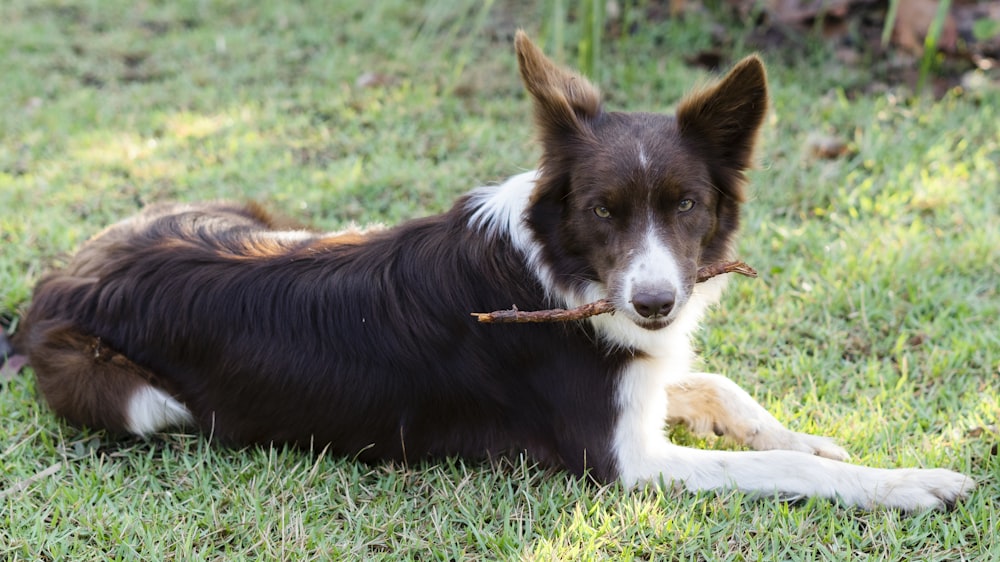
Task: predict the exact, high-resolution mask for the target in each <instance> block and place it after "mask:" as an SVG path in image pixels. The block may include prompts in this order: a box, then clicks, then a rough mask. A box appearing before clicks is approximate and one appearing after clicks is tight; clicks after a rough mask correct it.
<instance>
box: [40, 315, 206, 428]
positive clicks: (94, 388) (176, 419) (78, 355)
mask: <svg viewBox="0 0 1000 562" xmlns="http://www.w3.org/2000/svg"><path fill="white" fill-rule="evenodd" d="M29 330H30V332H31V333H30V334H28V335H27V338H26V339H27V346H26V347H27V352H28V358H29V363H30V365H31V367H32V368H33V369H34V371H35V374H36V376H37V380H38V383H37V384H38V390H39V391H40V392H41V394H42V396H44V397H45V401H46V402H47V403H48V404H49V407H51V408H52V410H53V411H55V412H56V413H57V414H59V415H60V416H62V417H64V418H66V419H67V420H68V421H70V422H71V423H73V424H76V425H80V426H86V427H91V428H95V429H96V428H103V429H108V430H110V431H113V432H128V433H133V434H136V435H146V434H149V433H153V432H155V431H160V430H162V429H166V428H168V427H174V426H182V425H190V424H191V423H193V421H194V420H193V417H192V415H191V413H190V412H189V411H188V409H187V408H186V407H185V406H184V405H183V404H182V403H181V402H179V401H178V400H177V399H176V398H174V397H173V396H171V395H170V394H169V393H168V392H166V391H165V390H164V389H162V388H160V387H159V386H157V385H154V384H152V382H151V381H152V380H154V379H155V377H154V375H153V374H152V373H151V372H149V371H148V370H147V369H145V368H143V367H141V366H139V365H136V364H135V363H133V362H132V361H131V360H129V359H128V358H127V357H125V356H124V355H122V354H120V353H118V352H116V351H114V350H113V349H110V348H108V347H107V346H106V345H105V344H104V343H103V342H102V341H101V340H100V338H97V337H94V336H91V335H89V334H86V333H84V332H82V331H80V330H79V329H78V328H77V327H76V326H75V325H73V324H72V323H70V322H65V321H63V322H55V321H49V322H42V323H39V324H36V325H34V326H30V328H29Z"/></svg>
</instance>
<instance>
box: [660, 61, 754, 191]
mask: <svg viewBox="0 0 1000 562" xmlns="http://www.w3.org/2000/svg"><path fill="white" fill-rule="evenodd" d="M766 113H767V73H766V72H765V70H764V64H763V63H762V62H761V60H760V59H759V58H758V57H756V56H754V55H751V56H748V57H746V58H745V59H743V60H741V61H740V62H739V63H737V64H736V66H734V67H733V69H732V70H730V71H729V74H727V75H726V76H725V77H724V78H723V79H722V80H720V81H719V82H718V83H716V84H715V85H714V86H711V87H709V88H706V89H704V90H701V91H699V92H695V93H693V94H690V95H688V96H687V97H686V98H684V99H683V100H682V101H681V103H680V104H679V105H678V108H677V125H678V127H679V129H680V131H681V134H682V135H684V137H685V138H686V139H687V140H688V141H690V142H692V143H694V144H695V145H700V146H702V147H703V148H704V150H706V151H707V153H706V154H705V155H704V156H706V157H707V158H709V159H710V160H712V161H713V162H714V163H715V164H716V165H719V166H723V167H725V168H728V169H730V170H732V171H734V172H742V171H743V170H745V169H747V168H748V167H750V164H751V158H752V157H753V149H754V144H755V143H756V142H757V131H758V130H759V129H760V126H761V123H763V121H764V115H765V114H766Z"/></svg>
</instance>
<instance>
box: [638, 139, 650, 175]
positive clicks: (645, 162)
mask: <svg viewBox="0 0 1000 562" xmlns="http://www.w3.org/2000/svg"><path fill="white" fill-rule="evenodd" d="M639 165H640V166H642V167H643V169H645V170H648V169H649V157H647V156H646V148H645V147H644V146H642V143H639Z"/></svg>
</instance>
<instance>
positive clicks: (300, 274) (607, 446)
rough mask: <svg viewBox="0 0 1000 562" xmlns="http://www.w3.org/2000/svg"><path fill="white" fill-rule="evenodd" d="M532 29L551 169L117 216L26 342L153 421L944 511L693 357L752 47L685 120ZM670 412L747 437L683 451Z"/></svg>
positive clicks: (355, 451)
mask: <svg viewBox="0 0 1000 562" xmlns="http://www.w3.org/2000/svg"><path fill="white" fill-rule="evenodd" d="M514 44H515V52H516V55H517V61H518V66H519V70H520V75H521V78H522V79H523V83H524V86H525V88H526V90H527V92H528V94H529V95H530V98H531V101H532V103H533V108H534V121H535V125H536V128H537V132H538V137H539V140H540V144H541V147H542V156H541V161H540V164H539V166H538V168H537V170H536V171H533V172H528V173H522V174H520V175H517V176H514V177H512V178H510V179H509V180H507V181H506V182H504V183H502V184H500V185H495V186H489V187H481V188H477V189H474V190H473V191H471V192H470V193H468V194H467V195H465V196H463V197H462V198H460V199H458V200H457V202H456V203H455V205H454V206H453V207H452V208H451V209H450V210H448V211H447V212H445V213H443V214H439V215H437V216H431V217H427V218H421V219H416V220H412V221H410V222H406V223H404V224H402V225H400V226H396V227H394V228H377V229H370V230H356V231H346V232H339V233H332V234H324V233H317V232H312V231H308V230H301V229H295V228H291V227H289V226H287V225H285V224H282V223H281V221H278V220H275V219H273V218H271V217H270V216H269V214H268V213H267V212H265V211H264V210H263V209H262V208H261V207H260V206H258V205H255V204H233V203H219V202H216V203H207V204H160V205H154V206H151V207H149V208H147V209H146V210H144V211H142V212H140V213H139V214H138V215H137V216H134V217H132V218H128V219H126V220H123V221H121V222H119V223H117V224H114V225H112V226H110V227H109V228H108V229H106V230H105V231H104V232H102V233H100V234H98V235H96V236H95V237H93V238H92V239H91V240H89V241H88V242H86V243H85V244H84V245H83V246H82V248H81V249H80V250H79V252H78V253H77V254H76V255H75V257H73V258H72V260H71V261H70V262H69V264H68V265H67V266H66V267H65V268H63V269H61V270H59V271H56V272H54V273H51V274H48V275H47V276H46V277H44V278H43V279H42V280H41V281H40V282H39V283H38V285H37V287H36V288H35V291H34V296H33V301H32V303H31V305H30V307H29V309H28V311H27V312H26V315H25V318H24V319H23V321H22V323H21V327H20V329H19V330H18V332H17V334H16V337H15V339H14V343H15V348H16V349H17V350H18V351H19V352H21V353H25V354H27V356H28V358H29V361H30V364H31V365H32V367H33V369H34V372H35V373H36V376H37V387H38V389H39V391H40V393H41V394H42V395H43V396H44V398H45V400H46V401H47V403H48V404H49V406H50V407H51V409H52V410H54V411H55V412H56V413H57V414H58V415H60V416H62V417H63V418H65V419H66V420H68V421H69V422H71V423H73V424H77V425H80V426H88V427H91V428H103V429H107V430H109V431H111V432H124V433H131V434H136V435H140V436H145V435H149V434H152V433H155V432H159V431H163V430H166V429H168V428H174V427H182V428H183V427H187V428H195V429H197V430H200V431H202V432H205V433H209V434H211V435H212V436H213V438H214V439H215V440H217V441H221V442H223V443H227V444H231V445H236V446H242V445H247V444H264V445H266V444H290V445H294V446H300V447H317V448H320V447H326V448H328V450H330V451H331V452H334V453H336V454H339V455H345V456H352V457H355V458H357V459H360V460H361V461H373V462H374V461H387V460H388V461H400V462H414V461H421V460H425V459H433V458H440V457H446V456H458V457H464V458H470V459H491V458H500V457H509V456H517V455H527V456H528V457H529V458H530V459H533V460H534V461H536V462H537V463H538V464H540V465H542V466H547V467H556V468H558V469H562V470H565V471H568V472H570V473H572V474H574V475H581V476H584V475H586V476H589V477H590V478H592V479H594V480H596V481H598V482H602V483H610V482H614V481H619V482H621V483H623V484H624V485H625V486H637V485H645V484H653V485H658V484H661V485H671V484H672V485H675V486H682V487H684V488H686V489H688V490H692V491H699V490H720V489H738V490H742V491H744V492H747V493H749V494H753V495H765V496H769V495H770V496H773V495H776V496H778V497H782V498H803V497H814V496H815V497H823V498H831V499H835V500H838V501H840V502H843V503H845V504H847V505H851V506H860V507H863V508H872V507H875V506H888V507H891V508H898V509H901V510H918V509H925V508H943V507H947V506H950V505H952V504H953V502H955V501H957V500H958V499H960V498H961V497H963V496H964V495H966V494H967V493H968V492H969V490H971V489H972V488H973V486H974V484H973V482H972V480H971V479H970V478H968V477H966V476H964V475H962V474H958V473H955V472H951V471H949V470H944V469H935V470H921V469H879V468H869V467H863V466H858V465H853V464H849V463H846V462H843V461H844V460H845V459H846V458H847V456H848V455H847V453H846V452H845V451H844V449H842V448H841V447H839V446H837V445H836V444H834V443H833V442H832V441H831V440H829V439H827V438H824V437H819V436H814V435H809V434H804V433H799V432H795V431H792V430H789V429H787V428H785V427H784V426H782V424H781V423H780V422H778V420H777V419H775V418H774V417H773V416H771V415H770V414H769V413H768V412H767V411H765V410H764V408H763V407H762V406H760V405H759V404H758V403H757V402H755V401H754V399H753V398H751V397H750V396H749V395H748V394H747V393H746V392H744V391H743V390H741V389H740V388H739V387H738V386H737V385H736V384H735V383H734V382H732V381H731V380H730V379H728V378H725V377H723V376H721V375H717V374H708V373H698V372H694V371H693V370H692V362H693V351H692V345H691V343H690V336H691V334H692V332H693V331H694V330H695V329H696V328H697V326H698V323H699V320H700V319H701V317H702V316H703V314H704V313H705V311H706V309H707V308H708V307H709V306H711V305H712V304H713V303H715V302H716V301H718V300H719V298H720V296H721V294H722V291H723V289H724V286H725V284H726V279H725V276H722V277H716V278H714V279H711V280H708V281H706V282H703V283H696V272H697V270H698V268H699V267H700V266H703V265H707V264H715V263H720V262H723V261H725V260H727V259H729V258H731V257H732V256H731V254H732V252H733V245H734V240H735V236H736V234H737V230H738V227H739V219H740V208H741V205H742V203H743V202H744V200H745V193H744V190H745V183H746V177H745V172H746V170H747V169H748V168H749V167H750V166H751V165H752V160H753V152H754V148H755V144H756V139H757V134H758V130H759V129H760V128H761V124H762V122H763V120H764V117H765V114H766V112H767V108H768V93H767V78H766V73H765V69H764V66H763V64H762V62H761V61H760V59H759V58H758V57H756V56H749V57H747V58H745V59H743V60H742V61H740V62H739V63H738V64H736V65H735V66H734V67H733V68H732V69H731V70H730V71H729V72H728V73H727V74H726V75H725V76H724V77H722V78H721V79H719V80H717V81H716V82H714V83H712V84H709V85H707V86H705V87H702V88H701V89H698V90H696V91H694V92H693V93H691V94H689V95H688V96H686V97H685V98H684V99H683V100H682V101H681V102H680V103H679V105H678V107H677V110H676V114H675V115H659V114H650V113H619V112H611V111H605V109H604V108H603V106H602V102H601V97H600V94H599V92H598V91H597V89H596V88H595V87H594V86H593V85H592V84H591V83H590V82H588V81H587V80H586V79H585V78H583V77H582V76H580V75H578V74H576V73H574V72H572V71H570V70H567V69H564V68H562V67H560V66H558V65H556V64H555V63H553V62H552V61H550V60H549V59H547V58H546V57H545V55H544V54H543V53H542V51H541V50H540V49H539V48H538V47H536V46H535V45H534V44H533V43H532V42H531V40H530V39H529V38H528V37H527V36H526V35H525V34H524V33H523V32H518V33H517V35H516V37H515V41H514ZM602 298H606V299H610V300H611V301H612V302H613V303H614V305H615V308H616V312H615V313H614V314H605V315H601V316H595V317H592V318H589V319H586V320H578V321H573V322H568V323H550V324H533V325H506V324H505V325H483V324H477V323H476V322H475V320H474V319H473V318H472V317H471V316H470V313H471V312H475V311H483V310H495V309H498V308H507V307H509V306H510V305H511V304H515V305H516V306H517V307H518V308H520V309H521V310H530V309H544V308H551V307H553V306H561V307H572V306H578V305H581V304H584V303H588V302H592V301H595V300H597V299H602ZM667 422H669V423H675V424H684V425H686V426H688V427H689V428H690V429H691V430H692V431H694V432H696V433H699V434H702V433H706V434H711V433H714V434H717V435H721V436H726V437H728V438H730V439H732V440H733V441H735V442H736V443H738V444H741V445H744V446H746V447H747V448H750V449H753V450H701V449H695V448H688V447H682V446H678V445H675V444H672V443H671V442H670V440H669V439H668V437H667V434H666V432H665V424H666V423H667Z"/></svg>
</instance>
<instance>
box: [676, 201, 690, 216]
mask: <svg viewBox="0 0 1000 562" xmlns="http://www.w3.org/2000/svg"><path fill="white" fill-rule="evenodd" d="M693 208H694V201H692V200H690V199H681V202H680V203H678V204H677V210H678V211H680V212H682V213H686V212H688V211H690V210H691V209H693Z"/></svg>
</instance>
